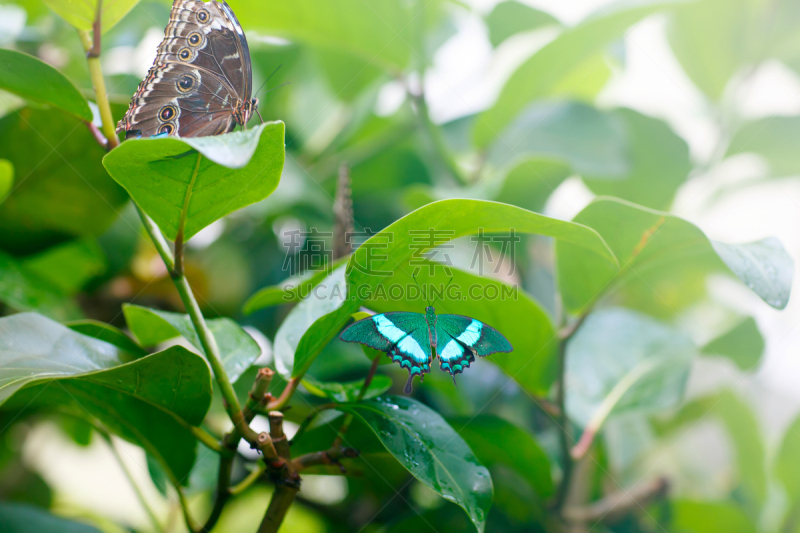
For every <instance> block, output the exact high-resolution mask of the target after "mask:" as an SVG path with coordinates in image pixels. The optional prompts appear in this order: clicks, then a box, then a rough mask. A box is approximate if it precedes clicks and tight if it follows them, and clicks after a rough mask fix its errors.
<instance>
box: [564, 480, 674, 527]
mask: <svg viewBox="0 0 800 533" xmlns="http://www.w3.org/2000/svg"><path fill="white" fill-rule="evenodd" d="M668 491H669V480H668V479H667V478H664V477H659V478H656V479H654V480H651V481H648V482H646V483H641V484H639V485H636V486H634V487H633V488H631V489H630V490H627V491H621V492H615V493H614V494H610V495H608V496H606V497H605V498H603V499H602V500H599V501H597V502H594V503H592V504H589V505H584V506H580V507H566V508H565V509H564V510H563V512H562V516H563V517H564V519H565V520H566V521H567V522H573V523H591V522H603V523H606V524H613V523H614V522H617V521H619V520H620V519H622V518H624V517H625V516H627V515H629V514H630V513H632V512H635V511H637V510H638V509H641V508H644V507H646V506H647V505H649V504H650V503H652V502H653V501H656V500H659V499H662V498H664V497H666V495H667V492H668Z"/></svg>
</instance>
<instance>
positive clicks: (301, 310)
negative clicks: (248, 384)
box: [273, 265, 358, 378]
mask: <svg viewBox="0 0 800 533" xmlns="http://www.w3.org/2000/svg"><path fill="white" fill-rule="evenodd" d="M345 268H346V267H345V266H344V265H342V266H340V267H338V268H337V269H336V270H334V271H333V272H332V273H331V274H330V275H329V276H327V277H326V278H325V279H324V280H323V281H322V282H320V283H319V284H318V285H317V287H316V288H315V289H314V290H313V291H311V293H310V294H309V295H308V296H307V297H306V298H305V299H304V300H303V301H301V302H300V303H299V304H297V305H296V306H295V307H294V308H293V309H292V310H291V311H290V312H289V314H288V315H287V316H286V318H285V319H284V321H283V323H282V324H281V327H280V328H278V332H277V333H276V334H275V342H274V344H273V351H274V354H275V369H276V370H277V371H278V373H279V374H280V375H282V376H284V377H286V378H288V377H298V376H302V375H303V374H305V373H306V370H308V368H309V367H310V366H311V363H313V362H314V359H315V358H316V357H317V355H319V352H320V351H321V350H322V348H323V347H324V346H325V345H326V344H328V342H329V341H330V340H331V339H332V338H333V337H334V336H335V335H336V334H337V333H338V332H339V329H341V327H342V325H343V324H344V323H345V322H346V321H347V318H348V317H349V316H350V314H351V313H352V312H353V311H354V310H355V309H358V306H357V302H354V301H353V300H352V299H349V298H347V284H346V283H345V279H344V273H345Z"/></svg>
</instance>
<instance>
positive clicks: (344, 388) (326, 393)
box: [303, 375, 392, 403]
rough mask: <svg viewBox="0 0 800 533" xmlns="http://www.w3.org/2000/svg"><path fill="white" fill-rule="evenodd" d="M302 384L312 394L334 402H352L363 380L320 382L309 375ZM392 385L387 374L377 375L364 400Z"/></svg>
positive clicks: (359, 391) (377, 394)
mask: <svg viewBox="0 0 800 533" xmlns="http://www.w3.org/2000/svg"><path fill="white" fill-rule="evenodd" d="M303 386H304V387H305V388H306V390H307V391H308V392H310V393H311V394H313V395H314V396H319V397H321V398H330V399H331V400H333V401H334V402H342V403H344V402H354V401H356V399H357V398H358V395H359V394H360V393H361V389H362V388H364V380H363V379H362V380H360V381H349V382H346V383H336V382H321V381H317V380H315V379H311V378H309V377H305V378H303ZM391 387H392V380H391V378H389V377H388V376H381V375H377V376H375V377H373V378H372V381H371V382H370V384H369V387H367V391H366V392H365V393H364V398H363V399H364V400H369V399H370V398H375V397H376V396H380V395H381V394H383V393H384V392H386V391H387V390H389V389H390V388H391Z"/></svg>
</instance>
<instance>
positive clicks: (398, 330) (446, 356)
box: [340, 306, 512, 394]
mask: <svg viewBox="0 0 800 533" xmlns="http://www.w3.org/2000/svg"><path fill="white" fill-rule="evenodd" d="M340 337H341V339H342V340H343V341H346V342H357V343H360V344H364V345H366V346H369V347H371V348H375V349H377V350H381V351H383V352H386V354H387V355H388V356H389V357H390V358H391V359H392V361H394V362H396V363H398V364H400V366H402V367H403V368H405V369H407V370H408V382H407V383H406V387H405V393H406V394H409V393H410V392H411V383H412V381H413V379H414V376H417V375H418V376H419V377H420V380H422V378H423V377H424V376H425V374H427V373H429V372H430V371H431V364H432V362H433V359H434V358H435V357H438V358H439V367H440V368H441V369H442V370H443V371H445V372H449V373H450V375H451V376H453V380H454V381H455V376H456V374H460V373H461V372H463V371H464V370H466V369H467V368H468V367H469V365H470V364H471V363H472V362H473V361H474V360H475V356H479V357H485V356H487V355H489V354H492V353H496V352H510V351H511V350H512V347H511V344H510V343H509V342H508V340H507V339H506V338H505V337H504V336H503V335H502V334H501V333H500V332H498V331H497V330H496V329H494V328H492V327H490V326H487V325H486V324H484V323H483V322H481V321H479V320H476V319H474V318H470V317H466V316H462V315H449V314H442V315H437V314H436V310H435V309H434V308H433V306H428V307H427V308H426V309H425V314H424V315H423V314H421V313H407V312H394V313H381V314H378V315H374V316H371V317H368V318H364V319H362V320H359V321H357V322H355V323H353V324H351V325H350V326H349V327H348V328H347V329H345V330H344V331H343V332H342V334H341V336H340Z"/></svg>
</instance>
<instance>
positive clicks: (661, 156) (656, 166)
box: [575, 109, 692, 209]
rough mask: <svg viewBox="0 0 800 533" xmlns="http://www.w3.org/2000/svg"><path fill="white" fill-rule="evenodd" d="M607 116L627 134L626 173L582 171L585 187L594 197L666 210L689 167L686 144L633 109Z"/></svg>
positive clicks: (661, 122)
mask: <svg viewBox="0 0 800 533" xmlns="http://www.w3.org/2000/svg"><path fill="white" fill-rule="evenodd" d="M608 115H609V117H611V118H613V119H614V120H616V121H618V122H619V123H620V124H621V125H622V127H623V129H624V131H625V132H626V140H627V143H628V146H627V150H626V161H627V163H628V171H627V172H626V173H625V175H624V176H623V179H614V178H618V177H617V176H615V175H607V174H598V173H595V172H584V173H582V177H583V180H584V181H585V182H586V185H588V186H589V188H590V189H591V190H592V191H594V192H595V193H597V194H604V195H609V196H616V197H617V198H622V199H623V200H628V201H631V202H635V203H637V204H641V205H644V206H646V207H652V208H655V209H665V208H667V207H669V205H670V204H671V203H672V198H673V196H674V195H675V192H676V191H677V190H678V187H680V185H681V184H682V183H683V182H684V181H686V178H687V177H688V176H689V171H690V170H691V168H692V164H691V161H690V160H689V146H688V145H687V144H686V141H684V140H683V139H682V138H680V137H679V136H678V135H676V134H675V132H674V131H672V129H671V128H670V127H669V126H668V125H667V124H666V123H664V122H663V121H661V120H658V119H655V118H652V117H648V116H646V115H642V114H641V113H638V112H636V111H633V110H632V109H617V110H615V111H612V112H610V113H609V114H608ZM575 170H576V171H578V169H577V168H575Z"/></svg>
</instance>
